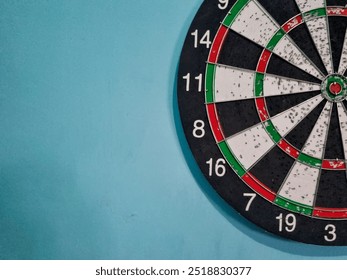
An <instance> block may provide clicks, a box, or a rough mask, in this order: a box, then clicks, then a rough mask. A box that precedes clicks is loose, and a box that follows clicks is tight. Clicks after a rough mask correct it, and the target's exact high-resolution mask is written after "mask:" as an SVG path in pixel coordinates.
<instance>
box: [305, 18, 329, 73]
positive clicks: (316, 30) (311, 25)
mask: <svg viewBox="0 0 347 280" xmlns="http://www.w3.org/2000/svg"><path fill="white" fill-rule="evenodd" d="M306 25H307V27H308V30H309V31H310V33H311V37H312V39H313V41H314V43H315V45H316V48H317V50H318V53H319V55H320V56H321V58H322V61H323V63H324V66H325V68H326V69H327V71H328V74H332V73H333V72H334V67H333V61H332V56H331V50H330V38H329V26H328V19H327V18H326V17H320V18H315V19H312V20H308V21H306Z"/></svg>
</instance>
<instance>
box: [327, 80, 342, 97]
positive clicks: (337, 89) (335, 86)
mask: <svg viewBox="0 0 347 280" xmlns="http://www.w3.org/2000/svg"><path fill="white" fill-rule="evenodd" d="M329 90H330V92H331V93H332V94H334V95H338V94H339V93H341V91H342V86H341V85H340V84H339V83H337V82H333V83H331V84H330V86H329Z"/></svg>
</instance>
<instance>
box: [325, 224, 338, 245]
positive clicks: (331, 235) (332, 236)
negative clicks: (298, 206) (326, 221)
mask: <svg viewBox="0 0 347 280" xmlns="http://www.w3.org/2000/svg"><path fill="white" fill-rule="evenodd" d="M325 230H326V231H328V234H326V235H324V239H325V241H327V242H333V241H335V240H336V238H337V235H336V226H334V225H327V226H326V227H325Z"/></svg>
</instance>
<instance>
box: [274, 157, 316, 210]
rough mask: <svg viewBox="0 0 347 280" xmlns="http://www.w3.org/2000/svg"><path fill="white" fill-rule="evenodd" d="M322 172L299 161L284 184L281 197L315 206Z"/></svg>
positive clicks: (280, 193)
mask: <svg viewBox="0 0 347 280" xmlns="http://www.w3.org/2000/svg"><path fill="white" fill-rule="evenodd" d="M319 173H320V170H319V169H318V168H314V167H311V166H308V165H305V164H302V163H300V162H298V161H296V162H295V163H294V166H293V168H292V170H291V171H290V173H289V175H288V176H287V178H286V179H285V181H284V182H283V185H282V187H281V190H280V192H279V195H280V196H281V197H284V198H287V199H289V200H291V201H295V202H297V203H300V204H304V205H308V206H313V204H314V198H315V194H316V189H317V185H318V178H319Z"/></svg>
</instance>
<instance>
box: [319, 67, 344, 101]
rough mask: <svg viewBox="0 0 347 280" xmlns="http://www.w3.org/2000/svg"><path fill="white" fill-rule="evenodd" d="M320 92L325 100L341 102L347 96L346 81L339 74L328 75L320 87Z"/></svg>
mask: <svg viewBox="0 0 347 280" xmlns="http://www.w3.org/2000/svg"><path fill="white" fill-rule="evenodd" d="M321 92H322V95H323V96H324V98H325V99H327V100H329V101H332V102H341V101H343V100H345V99H346V96H347V79H346V77H344V76H343V75H340V74H336V73H335V74H331V75H328V76H327V77H326V78H325V79H324V81H323V82H322V85H321Z"/></svg>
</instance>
